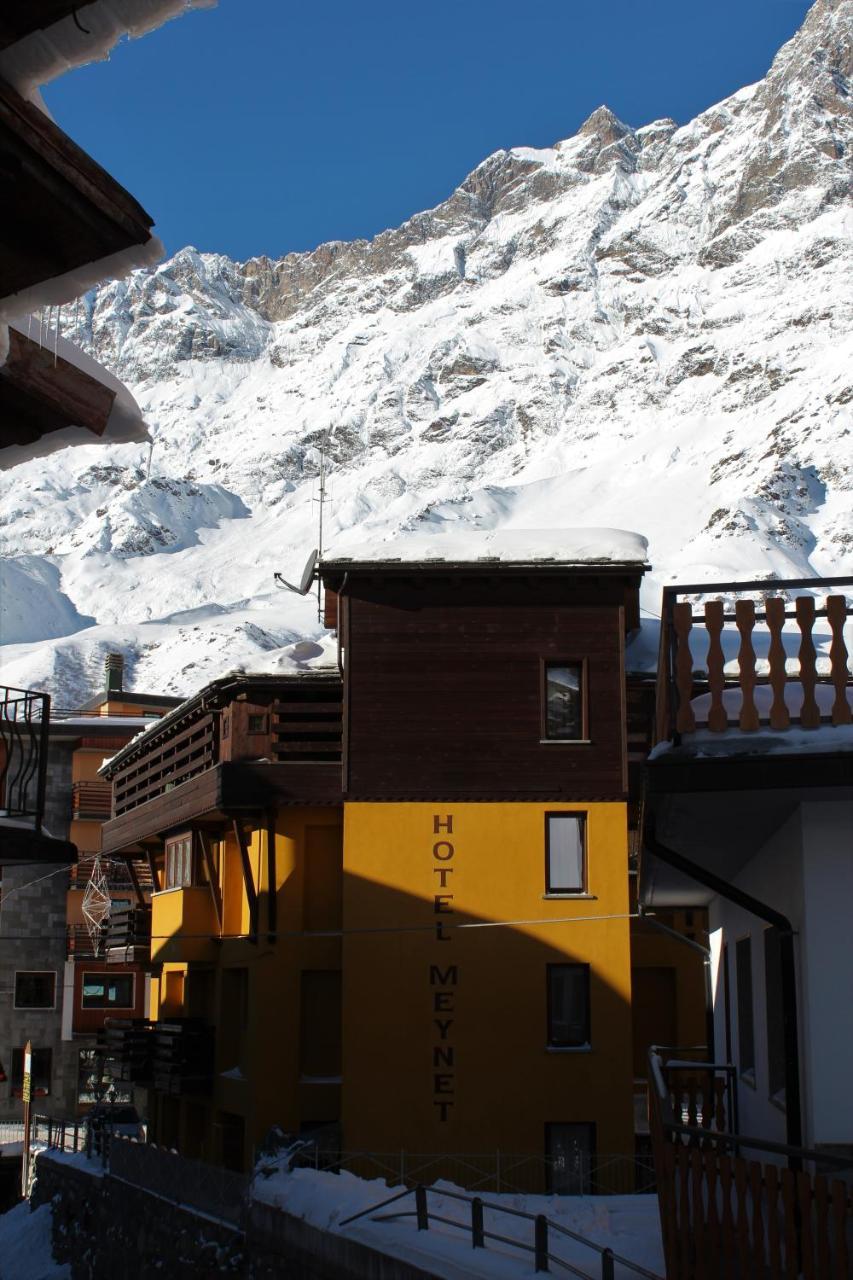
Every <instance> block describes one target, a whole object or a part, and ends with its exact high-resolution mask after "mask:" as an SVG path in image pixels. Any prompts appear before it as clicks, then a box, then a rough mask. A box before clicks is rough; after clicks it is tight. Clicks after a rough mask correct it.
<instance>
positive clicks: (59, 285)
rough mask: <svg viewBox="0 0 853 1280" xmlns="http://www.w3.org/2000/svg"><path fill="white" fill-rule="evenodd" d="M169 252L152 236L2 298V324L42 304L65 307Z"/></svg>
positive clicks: (152, 263)
mask: <svg viewBox="0 0 853 1280" xmlns="http://www.w3.org/2000/svg"><path fill="white" fill-rule="evenodd" d="M165 252H166V250H165V249H164V248H163V242H162V241H161V240H160V239H159V237H158V236H150V237H149V238H148V240H146V241H145V243H144V244H132V245H130V246H129V247H128V248H126V249H119V250H117V251H116V252H115V253H109V254H107V256H106V257H105V258H97V259H96V260H95V261H94V262H86V263H83V264H82V265H81V266H79V267H75V268H74V269H73V271H65V272H63V274H62V275H60V276H52V277H51V279H50V280H40V281H39V282H38V283H37V284H34V285H31V286H30V287H29V288H28V289H21V290H20V291H19V292H18V293H10V294H8V295H7V296H6V297H5V298H0V323H3V324H8V322H9V320H10V319H13V318H14V317H16V316H17V317H22V316H23V317H26V316H28V315H29V314H30V313H31V312H33V311H37V310H38V309H39V307H55V306H62V304H63V303H65V302H73V301H74V299H75V298H82V296H83V294H84V293H87V292H88V290H89V289H93V288H94V287H95V285H98V284H102V283H103V282H104V281H105V280H121V279H122V278H123V277H124V276H126V275H129V274H130V272H131V271H135V270H136V269H137V268H138V267H153V266H154V265H155V264H156V263H158V262H159V261H160V260H161V258H162V257H163V256H164V255H165Z"/></svg>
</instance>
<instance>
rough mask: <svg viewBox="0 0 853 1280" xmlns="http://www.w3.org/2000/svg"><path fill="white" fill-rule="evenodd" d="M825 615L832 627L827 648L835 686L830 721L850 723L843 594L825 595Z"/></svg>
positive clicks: (845, 614)
mask: <svg viewBox="0 0 853 1280" xmlns="http://www.w3.org/2000/svg"><path fill="white" fill-rule="evenodd" d="M826 616H827V618H828V619H829V625H830V627H831V628H832V645H831V647H830V650H829V659H830V662H831V664H832V667H831V670H832V683H833V685H834V686H835V701H834V702H833V704H832V723H833V724H850V721H851V720H853V713H851V711H850V703H849V702H848V701H847V681H848V680H849V679H850V673H849V671H848V670H847V645H846V644H845V643H844V619H845V618H846V616H847V601H846V600H845V598H844V596H827V597H826Z"/></svg>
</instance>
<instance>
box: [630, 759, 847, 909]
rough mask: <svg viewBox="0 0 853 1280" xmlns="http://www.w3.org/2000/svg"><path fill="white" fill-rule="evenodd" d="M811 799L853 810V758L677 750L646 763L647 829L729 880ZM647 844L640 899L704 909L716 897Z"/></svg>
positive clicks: (679, 852) (678, 852)
mask: <svg viewBox="0 0 853 1280" xmlns="http://www.w3.org/2000/svg"><path fill="white" fill-rule="evenodd" d="M812 800H828V801H834V802H838V803H842V804H847V805H850V804H853V752H850V751H838V752H825V753H820V752H815V753H814V754H812V755H807V754H800V753H794V752H792V753H791V754H787V755H786V754H776V755H761V754H757V753H756V754H747V753H746V752H743V753H741V754H737V755H731V756H724V757H718V758H716V759H714V758H709V757H702V756H697V754H696V753H695V752H694V751H691V750H690V749H688V748H676V749H673V750H672V751H669V752H666V753H665V754H663V755H662V756H659V757H658V758H656V759H654V760H652V761H650V762H649V763H648V764H647V767H646V778H645V795H644V808H645V814H644V829H645V831H646V832H647V833H649V834H650V835H651V836H652V837H653V838H654V840H655V841H657V842H659V843H660V845H662V846H664V847H665V848H666V849H668V850H671V851H672V852H673V853H675V854H676V855H678V856H680V857H682V858H685V859H688V860H689V861H690V862H692V863H694V864H696V865H697V866H698V867H700V868H704V869H705V870H707V871H709V872H711V873H713V874H714V875H716V876H717V877H718V878H721V879H723V880H725V881H728V882H731V881H733V880H734V879H735V878H736V877H737V876H738V875H739V874H740V872H741V871H742V870H743V868H744V867H745V866H746V864H747V863H748V862H749V861H750V859H751V858H752V857H754V855H755V854H756V853H757V852H758V850H759V849H760V848H761V846H762V845H763V844H764V843H765V842H766V841H767V840H768V839H769V838H770V837H771V835H772V834H773V832H774V831H776V830H778V828H779V827H780V826H781V825H782V824H783V823H784V822H785V821H786V820H787V819H788V818H789V817H790V816H791V814H793V813H794V812H795V810H796V809H797V807H798V805H800V804H801V803H804V802H805V801H812ZM649 845H650V842H649V841H647V842H646V843H645V844H644V846H643V848H642V850H641V855H640V897H641V900H642V901H643V902H645V903H646V904H647V905H652V906H654V905H658V906H664V907H665V906H706V905H707V904H708V902H710V900H711V898H712V897H713V896H714V895H713V893H712V892H711V891H710V890H709V889H708V888H707V887H705V886H704V885H702V884H700V883H699V882H698V881H696V880H694V879H692V878H691V877H690V876H688V875H685V874H684V873H683V872H682V871H681V870H676V869H675V867H674V866H672V865H670V864H669V863H667V862H666V861H665V859H664V858H663V857H662V856H657V855H656V854H655V853H653V852H652V851H651V849H650V847H649Z"/></svg>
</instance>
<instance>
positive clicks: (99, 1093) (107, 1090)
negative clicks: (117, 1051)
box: [77, 1049, 133, 1105]
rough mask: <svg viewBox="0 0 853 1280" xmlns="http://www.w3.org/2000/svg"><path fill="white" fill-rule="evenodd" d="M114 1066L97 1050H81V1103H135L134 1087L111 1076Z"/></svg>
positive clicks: (79, 1082)
mask: <svg viewBox="0 0 853 1280" xmlns="http://www.w3.org/2000/svg"><path fill="white" fill-rule="evenodd" d="M112 1066H113V1064H112V1063H111V1062H109V1061H108V1060H107V1061H105V1059H104V1057H103V1055H102V1054H99V1053H98V1051H97V1049H81V1050H80V1054H79V1058H78V1067H77V1101H78V1102H79V1103H81V1104H84V1105H88V1104H91V1103H93V1102H101V1101H106V1102H133V1086H132V1085H130V1084H128V1083H127V1082H126V1081H124V1080H115V1079H114V1078H113V1076H112V1074H111V1068H112Z"/></svg>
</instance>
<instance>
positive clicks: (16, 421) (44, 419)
mask: <svg viewBox="0 0 853 1280" xmlns="http://www.w3.org/2000/svg"><path fill="white" fill-rule="evenodd" d="M115 398H116V393H115V391H113V390H112V388H110V387H107V386H105V385H104V383H103V382H99V381H98V380H97V379H96V378H93V377H91V376H90V375H89V374H88V373H85V372H84V370H82V369H78V368H77V366H76V365H73V364H71V363H70V361H68V360H63V359H62V358H61V357H59V358H56V357H55V356H54V353H53V351H52V350H50V349H49V348H48V347H46V346H45V347H43V346H41V345H40V344H39V343H38V342H34V341H32V339H30V338H27V337H26V336H25V335H24V334H22V333H19V332H18V331H17V330H16V329H13V328H10V329H9V355H8V357H7V359H6V363H5V364H3V365H0V449H5V448H7V447H8V446H9V445H24V444H31V443H32V442H33V441H35V440H39V439H40V438H41V437H42V436H43V435H46V434H47V433H48V432H51V431H61V430H62V429H63V428H64V427H84V428H86V430H88V431H91V432H92V434H93V435H94V436H95V437H98V436H102V435H103V433H104V431H105V430H106V426H107V422H108V420H109V416H110V412H111V410H112V407H113V403H114V401H115Z"/></svg>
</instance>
